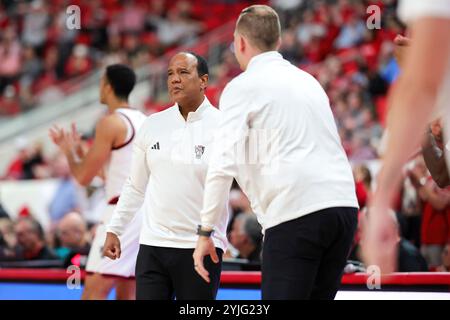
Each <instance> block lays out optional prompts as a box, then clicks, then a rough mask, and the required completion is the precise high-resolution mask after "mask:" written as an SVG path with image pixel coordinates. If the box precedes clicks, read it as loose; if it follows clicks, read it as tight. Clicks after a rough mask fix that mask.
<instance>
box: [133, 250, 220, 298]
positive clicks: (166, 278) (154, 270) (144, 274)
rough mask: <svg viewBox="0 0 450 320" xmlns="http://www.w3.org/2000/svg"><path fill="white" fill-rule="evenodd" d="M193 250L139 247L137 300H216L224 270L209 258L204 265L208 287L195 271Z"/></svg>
mask: <svg viewBox="0 0 450 320" xmlns="http://www.w3.org/2000/svg"><path fill="white" fill-rule="evenodd" d="M193 253H194V249H177V248H162V247H153V246H147V245H142V244H141V245H140V247H139V253H138V257H137V261H136V299H137V300H171V299H174V298H175V297H176V299H177V300H213V299H215V298H216V295H217V290H218V288H219V282H220V272H221V270H222V254H223V252H222V250H221V249H217V255H218V256H219V259H220V262H219V263H214V262H212V260H211V257H210V256H209V255H208V256H206V257H205V259H204V262H203V263H204V265H205V268H206V270H208V272H209V278H210V280H211V282H210V283H207V282H206V281H205V280H203V278H201V277H200V276H199V275H198V273H197V272H196V271H195V270H194V260H193V259H192V254H193Z"/></svg>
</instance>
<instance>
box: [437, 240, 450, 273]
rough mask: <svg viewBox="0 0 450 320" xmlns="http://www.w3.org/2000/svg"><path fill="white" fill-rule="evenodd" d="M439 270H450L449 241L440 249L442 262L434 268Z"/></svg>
mask: <svg viewBox="0 0 450 320" xmlns="http://www.w3.org/2000/svg"><path fill="white" fill-rule="evenodd" d="M436 271H439V272H450V243H447V245H446V246H445V248H444V250H443V251H442V264H441V265H440V266H439V267H437V268H436Z"/></svg>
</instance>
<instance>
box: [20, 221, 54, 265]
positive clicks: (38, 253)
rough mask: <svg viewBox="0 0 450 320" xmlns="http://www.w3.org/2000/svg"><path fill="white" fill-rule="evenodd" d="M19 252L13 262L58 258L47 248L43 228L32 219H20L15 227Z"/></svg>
mask: <svg viewBox="0 0 450 320" xmlns="http://www.w3.org/2000/svg"><path fill="white" fill-rule="evenodd" d="M14 230H15V233H16V236H17V244H18V246H19V252H18V253H17V254H16V256H15V257H14V258H13V259H11V260H16V261H17V260H55V259H58V257H57V256H56V255H55V253H54V252H53V251H52V250H51V249H50V248H49V247H48V246H47V244H46V242H45V234H44V230H43V228H42V226H41V225H40V224H39V222H38V221H37V220H35V219H34V218H31V217H20V218H19V219H18V220H17V222H16V224H15V227H14Z"/></svg>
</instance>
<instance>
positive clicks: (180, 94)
mask: <svg viewBox="0 0 450 320" xmlns="http://www.w3.org/2000/svg"><path fill="white" fill-rule="evenodd" d="M207 83H208V66H207V64H206V61H205V60H204V59H203V58H201V57H200V56H198V55H195V54H192V53H179V54H177V55H175V56H174V57H173V58H172V59H171V61H170V63H169V68H168V80H167V84H168V87H169V95H170V97H171V98H172V100H173V101H175V102H176V103H175V105H174V106H173V107H171V108H169V109H167V110H165V111H162V112H159V113H156V114H153V115H151V116H150V117H149V118H148V119H147V120H146V122H145V123H144V124H143V125H142V129H141V130H140V132H139V133H138V135H137V137H136V141H135V143H134V150H133V161H132V167H131V173H130V176H129V178H128V181H127V183H126V184H125V187H124V189H123V191H122V194H121V196H120V199H119V202H118V204H117V208H116V210H115V212H114V215H113V217H112V219H111V222H110V223H109V226H108V228H107V231H108V236H107V239H106V242H105V246H104V254H105V255H106V256H108V257H110V258H111V259H116V258H120V253H121V252H120V241H119V238H118V236H120V235H121V234H122V233H123V230H124V228H125V226H126V225H127V224H128V223H129V221H131V219H132V218H133V216H134V214H135V213H136V212H137V211H138V210H139V208H140V207H141V205H142V204H143V203H144V198H145V195H146V194H147V196H148V198H147V199H145V204H144V206H143V210H144V222H143V225H142V229H141V236H140V248H139V254H138V258H137V262H136V298H137V299H158V300H165V299H172V298H174V297H176V298H177V299H178V300H181V299H214V298H215V297H216V294H217V290H218V286H219V280H220V272H221V256H222V254H223V252H224V251H225V250H226V245H227V240H226V226H227V220H228V217H227V208H226V205H225V203H226V198H227V196H224V197H225V199H224V200H225V201H224V202H223V205H222V207H221V209H220V211H221V212H222V217H221V219H220V221H219V223H218V227H217V228H216V231H217V232H216V233H215V234H214V237H213V241H214V247H215V258H217V260H215V261H214V262H216V263H213V262H212V261H211V259H208V260H207V261H206V268H207V269H208V271H209V272H210V274H211V278H212V281H211V283H206V282H204V281H203V280H202V278H201V277H200V276H199V275H198V274H197V273H196V272H195V270H194V269H193V268H192V254H193V252H194V248H195V244H196V241H197V237H196V235H195V233H194V234H192V233H191V230H192V229H196V228H197V227H198V225H199V224H200V214H199V212H200V210H201V207H202V201H203V191H204V184H205V178H206V173H207V167H208V165H207V163H208V158H209V154H210V153H211V148H212V139H213V134H214V130H215V129H216V128H217V126H218V123H219V119H220V115H221V113H220V111H219V110H217V109H216V108H214V107H213V106H212V105H211V104H210V102H209V101H208V99H207V98H206V97H205V95H204V92H205V88H206V86H207ZM147 188H148V189H149V190H148V192H146V189H147ZM119 261H120V260H119Z"/></svg>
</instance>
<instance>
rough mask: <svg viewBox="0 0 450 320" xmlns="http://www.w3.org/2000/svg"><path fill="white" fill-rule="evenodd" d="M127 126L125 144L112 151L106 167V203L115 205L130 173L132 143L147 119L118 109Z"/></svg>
mask: <svg viewBox="0 0 450 320" xmlns="http://www.w3.org/2000/svg"><path fill="white" fill-rule="evenodd" d="M115 112H116V113H117V114H119V116H120V117H121V118H122V119H123V121H124V122H125V124H126V125H127V136H126V139H125V142H124V143H123V144H122V145H121V146H118V147H115V148H113V149H112V152H111V157H110V159H109V163H108V165H107V167H106V170H105V172H106V177H105V178H106V181H105V191H106V199H107V201H108V203H110V204H115V203H116V202H117V199H118V197H119V196H120V193H121V191H122V187H123V185H124V184H125V181H126V179H127V178H128V175H129V173H130V167H131V157H132V142H133V140H134V137H135V136H136V133H137V132H138V130H139V128H140V127H141V125H142V124H143V123H144V120H145V119H146V118H147V117H146V116H145V115H144V114H143V113H142V112H141V111H139V110H135V109H130V108H120V109H117V110H116V111H115Z"/></svg>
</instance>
